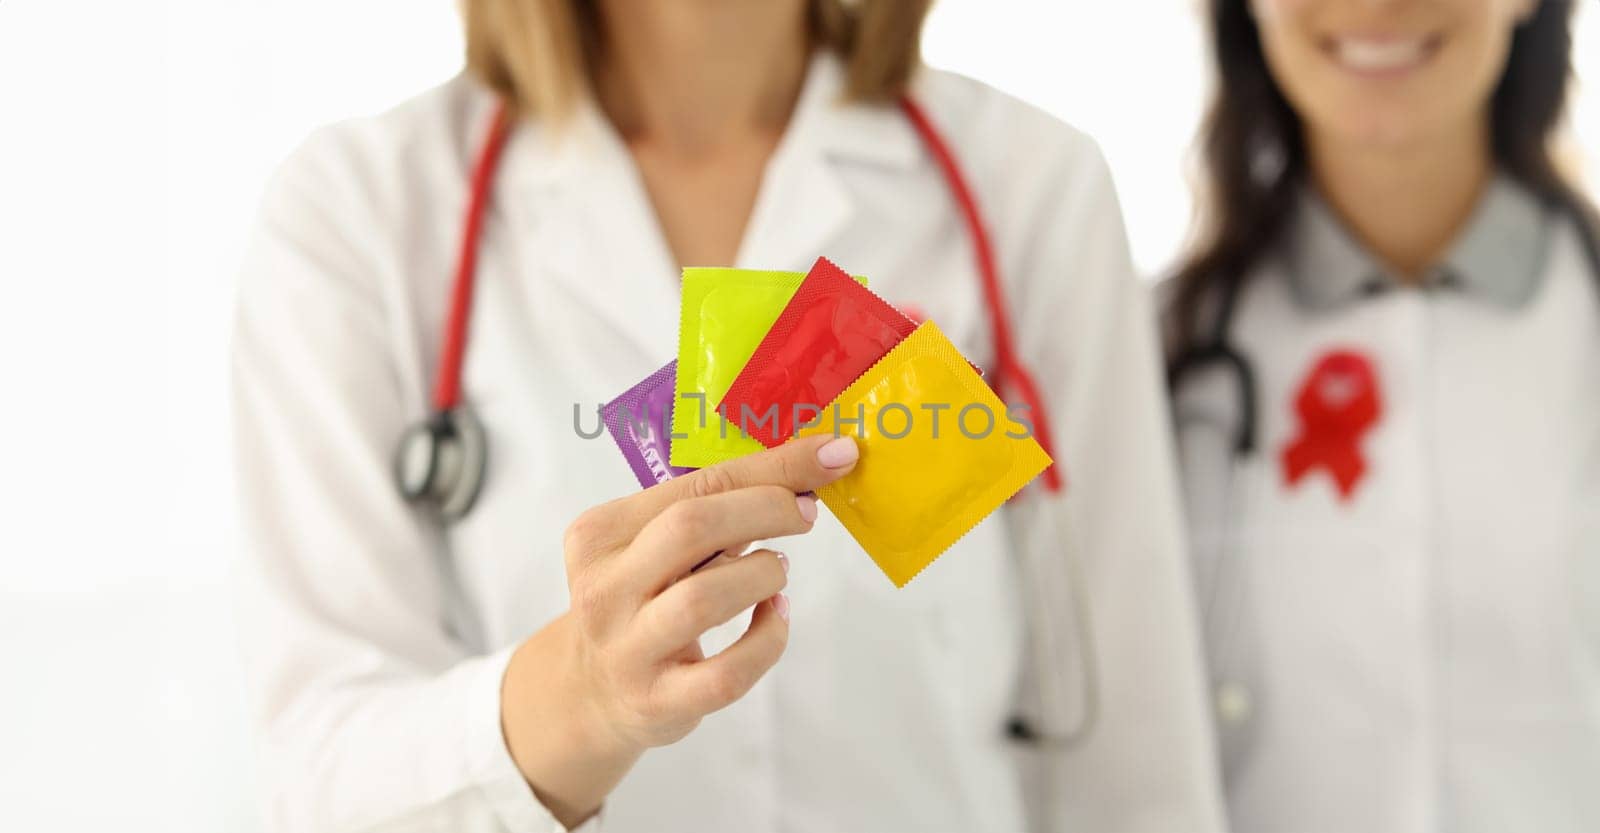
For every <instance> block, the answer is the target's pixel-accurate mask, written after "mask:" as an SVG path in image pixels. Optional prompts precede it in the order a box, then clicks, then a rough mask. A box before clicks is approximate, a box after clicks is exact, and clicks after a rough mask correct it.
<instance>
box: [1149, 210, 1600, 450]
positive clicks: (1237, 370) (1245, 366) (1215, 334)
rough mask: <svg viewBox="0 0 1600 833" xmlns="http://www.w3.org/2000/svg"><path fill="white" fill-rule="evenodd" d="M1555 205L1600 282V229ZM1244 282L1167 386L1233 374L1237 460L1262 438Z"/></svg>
mask: <svg viewBox="0 0 1600 833" xmlns="http://www.w3.org/2000/svg"><path fill="white" fill-rule="evenodd" d="M1553 206H1554V208H1555V210H1556V211H1558V212H1560V213H1562V214H1566V215H1568V216H1570V217H1572V218H1573V219H1574V220H1575V225H1576V226H1577V228H1578V237H1579V241H1580V243H1581V244H1582V246H1583V250H1584V256H1585V258H1586V259H1587V261H1588V266H1589V274H1590V275H1592V276H1594V277H1595V279H1596V281H1597V282H1600V229H1597V228H1596V227H1595V224H1594V222H1593V221H1591V219H1590V218H1589V217H1588V216H1587V215H1586V214H1585V212H1584V211H1583V210H1582V209H1580V208H1578V207H1577V206H1575V205H1571V204H1569V203H1567V202H1566V201H1564V200H1556V201H1554V203H1553ZM1243 283H1244V280H1243V277H1242V276H1235V277H1233V278H1231V279H1229V280H1228V281H1226V282H1225V283H1224V284H1223V285H1222V287H1221V290H1220V294H1219V297H1218V303H1217V314H1216V317H1215V318H1214V319H1213V320H1212V325H1211V332H1210V333H1209V334H1208V335H1207V337H1206V338H1205V339H1204V340H1203V341H1201V342H1199V345H1198V346H1196V347H1190V348H1188V349H1186V350H1184V351H1183V352H1181V353H1179V354H1178V355H1177V356H1176V357H1174V358H1173V360H1172V361H1171V362H1170V363H1169V364H1168V366H1167V389H1168V390H1169V391H1170V392H1171V393H1172V394H1173V397H1172V398H1173V401H1174V402H1176V401H1177V393H1178V389H1179V387H1180V386H1181V385H1182V384H1183V381H1184V379H1186V378H1188V377H1190V376H1192V375H1194V374H1195V373H1198V372H1200V371H1202V370H1205V369H1208V368H1221V369H1222V370H1223V371H1224V372H1226V373H1228V374H1229V375H1231V376H1232V377H1233V380H1234V383H1235V386H1236V391H1235V399H1236V402H1237V403H1238V415H1239V421H1238V424H1237V425H1236V426H1235V430H1234V434H1233V437H1232V441H1231V446H1232V455H1233V458H1234V460H1236V461H1238V460H1242V459H1245V458H1248V457H1250V456H1251V455H1253V454H1255V452H1256V449H1257V448H1258V446H1259V439H1260V438H1259V437H1258V428H1257V418H1258V416H1259V409H1260V403H1259V401H1258V400H1257V397H1256V374H1255V367H1254V365H1252V364H1251V363H1250V360H1249V359H1248V358H1247V357H1246V356H1245V355H1244V353H1242V352H1240V351H1239V349H1238V348H1236V347H1234V346H1233V342H1232V339H1231V338H1230V333H1231V332H1232V329H1233V318H1234V312H1235V308H1236V307H1237V306H1238V300H1239V292H1240V289H1241V286H1242V284H1243Z"/></svg>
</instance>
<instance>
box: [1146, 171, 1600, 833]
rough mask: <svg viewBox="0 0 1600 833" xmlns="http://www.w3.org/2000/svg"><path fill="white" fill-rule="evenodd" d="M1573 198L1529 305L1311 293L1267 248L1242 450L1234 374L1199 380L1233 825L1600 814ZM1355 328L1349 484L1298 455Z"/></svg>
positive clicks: (1597, 621)
mask: <svg viewBox="0 0 1600 833" xmlns="http://www.w3.org/2000/svg"><path fill="white" fill-rule="evenodd" d="M1497 187H1498V186H1497ZM1552 223H1553V224H1554V225H1553V227H1552V229H1551V231H1550V234H1551V237H1550V243H1549V246H1548V250H1547V253H1540V256H1543V257H1546V258H1547V259H1546V260H1545V262H1546V264H1547V266H1546V267H1545V274H1544V275H1543V276H1542V277H1541V278H1539V286H1538V291H1537V294H1536V295H1534V296H1533V297H1532V298H1531V300H1529V301H1527V302H1526V303H1525V304H1524V305H1523V306H1521V307H1520V308H1517V309H1506V308H1503V307H1502V306H1500V305H1497V304H1495V303H1492V302H1490V301H1489V300H1488V299H1486V298H1485V297H1483V296H1482V295H1481V294H1475V293H1473V292H1470V291H1466V292H1463V291H1452V290H1444V289H1436V290H1431V291H1430V290H1417V289H1391V290H1389V291H1387V292H1386V293H1384V294H1382V295H1379V296H1377V297H1372V298H1366V299H1363V300H1359V301H1355V302H1352V303H1349V304H1345V305H1343V306H1340V307H1338V308H1337V309H1332V310H1321V311H1308V310H1306V309H1304V308H1302V307H1303V305H1302V304H1300V303H1299V302H1297V300H1296V298H1295V297H1294V293H1293V291H1292V289H1291V281H1290V280H1289V278H1288V277H1287V273H1286V272H1285V266H1284V263H1283V262H1282V261H1281V260H1279V259H1276V258H1275V259H1273V260H1272V261H1271V262H1269V263H1268V264H1267V265H1266V266H1264V267H1263V268H1262V269H1261V270H1260V273H1259V274H1257V275H1255V276H1254V277H1252V278H1251V280H1250V281H1249V282H1248V288H1247V289H1246V291H1245V292H1244V293H1243V294H1242V295H1241V297H1240V300H1239V306H1238V309H1237V313H1236V314H1235V318H1234V324H1233V326H1232V328H1231V333H1232V342H1233V343H1234V344H1235V345H1236V347H1237V348H1238V349H1239V350H1240V351H1241V352H1242V353H1243V354H1244V355H1245V356H1247V357H1248V358H1249V360H1250V362H1251V364H1252V365H1253V366H1254V368H1255V371H1256V375H1257V381H1258V385H1259V392H1258V402H1259V415H1260V435H1259V436H1260V441H1261V442H1260V447H1259V450H1258V451H1257V453H1256V454H1255V455H1254V456H1252V457H1249V458H1245V459H1244V460H1243V461H1241V462H1237V463H1235V462H1233V461H1232V458H1231V455H1230V452H1229V443H1230V437H1231V436H1232V434H1231V432H1232V431H1234V430H1235V427H1236V424H1237V423H1236V420H1237V417H1238V405H1237V399H1236V397H1237V395H1238V394H1237V392H1236V388H1235V386H1234V385H1235V383H1234V378H1233V377H1232V376H1230V375H1228V374H1227V373H1225V372H1222V371H1218V370H1216V369H1208V370H1206V371H1205V372H1204V373H1200V374H1196V375H1195V376H1194V377H1192V378H1191V379H1190V380H1189V381H1188V382H1187V383H1185V384H1183V386H1182V387H1181V388H1180V389H1179V390H1178V392H1177V420H1178V424H1179V431H1180V441H1181V449H1182V456H1183V462H1184V482H1185V491H1186V493H1187V497H1188V504H1189V508H1190V515H1191V528H1192V530H1193V537H1192V543H1193V547H1194V551H1195V555H1196V558H1197V562H1196V570H1195V572H1196V576H1197V578H1198V581H1199V590H1198V594H1197V595H1198V598H1199V605H1200V608H1201V611H1202V622H1203V624H1204V631H1205V633H1204V638H1205V641H1206V645H1207V654H1208V668H1209V670H1210V674H1211V684H1212V692H1213V698H1214V715H1215V717H1216V722H1217V726H1218V741H1219V746H1220V751H1221V755H1222V768H1223V775H1224V779H1225V788H1226V797H1227V801H1228V807H1229V813H1230V822H1231V825H1232V826H1233V828H1234V829H1235V830H1236V831H1239V832H1240V833H1254V831H1261V832H1262V833H1310V832H1311V831H1326V832H1327V833H1357V832H1359V833H1407V832H1409V831H1416V832H1417V833H1422V832H1423V831H1439V830H1447V831H1457V832H1460V833H1464V832H1466V831H1484V832H1485V833H1489V831H1506V830H1536V831H1540V833H1579V831H1595V830H1600V789H1597V788H1600V419H1597V415H1600V295H1597V293H1596V280H1595V278H1594V276H1592V275H1591V274H1590V273H1589V269H1588V267H1587V264H1586V261H1585V260H1584V257H1583V254H1582V250H1581V248H1580V244H1579V238H1578V236H1577V233H1576V228H1575V226H1573V225H1572V223H1571V222H1570V221H1565V220H1552ZM1484 235H1485V236H1484V238H1483V241H1482V242H1492V241H1493V239H1494V231H1493V230H1484ZM1491 277H1492V276H1491ZM1317 278H1318V276H1315V275H1313V276H1310V278H1309V279H1311V280H1316V279H1317ZM1334 348H1354V349H1356V350H1358V351H1360V352H1362V353H1364V354H1365V355H1367V356H1368V357H1369V358H1370V359H1371V361H1372V364H1373V366H1374V368H1375V369H1376V372H1377V377H1378V380H1379V389H1380V395H1381V402H1382V413H1381V418H1380V419H1379V421H1378V422H1377V424H1376V425H1374V426H1373V427H1372V428H1371V430H1370V431H1369V432H1368V433H1367V434H1366V435H1365V437H1364V441H1363V442H1362V443H1361V449H1362V453H1363V456H1364V458H1365V461H1366V464H1367V472H1366V474H1365V477H1364V478H1363V479H1362V480H1361V481H1360V482H1359V483H1358V485H1357V487H1356V490H1355V492H1354V494H1353V496H1352V497H1351V499H1350V500H1349V502H1344V501H1341V500H1340V498H1339V494H1338V491H1337V489H1336V488H1335V485H1334V480H1333V479H1332V478H1331V477H1330V476H1328V474H1327V473H1326V472H1325V471H1315V472H1312V473H1310V474H1308V475H1305V476H1304V479H1302V480H1301V481H1300V482H1299V483H1298V485H1297V486H1294V487H1290V486H1288V485H1286V481H1285V473H1284V467H1283V463H1282V460H1281V458H1280V455H1281V454H1282V453H1283V450H1284V449H1285V447H1286V446H1287V445H1289V444H1290V443H1292V442H1293V441H1294V440H1295V439H1296V438H1297V437H1298V435H1299V433H1300V420H1299V417H1298V416H1297V415H1296V413H1295V409H1294V400H1295V397H1296V395H1297V393H1298V391H1299V389H1300V386H1301V384H1302V382H1303V381H1304V380H1305V379H1306V378H1307V375H1308V372H1309V370H1310V368H1311V367H1312V365H1313V364H1314V362H1315V361H1316V360H1317V358H1318V357H1319V356H1320V355H1322V354H1324V353H1325V352H1326V351H1329V350H1331V349H1334Z"/></svg>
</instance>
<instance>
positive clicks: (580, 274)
mask: <svg viewBox="0 0 1600 833" xmlns="http://www.w3.org/2000/svg"><path fill="white" fill-rule="evenodd" d="M529 128H530V129H528V130H527V131H526V132H527V134H528V135H527V140H526V142H525V143H523V144H525V145H526V149H527V153H526V154H525V157H524V158H522V159H520V160H519V161H518V166H517V170H516V173H517V176H516V187H517V188H519V189H520V190H521V192H522V193H521V194H520V195H519V196H520V197H521V198H522V200H523V201H524V205H525V207H526V209H527V210H526V211H525V212H524V213H523V215H522V216H521V217H519V218H517V219H516V221H515V222H516V223H517V227H518V228H517V230H518V233H519V234H522V235H524V236H525V239H526V240H527V241H528V244H527V247H526V248H525V250H524V251H525V255H524V257H525V259H526V261H527V262H528V264H529V266H530V268H529V270H528V271H527V272H526V274H531V275H539V276H543V277H545V278H547V279H548V280H549V283H550V285H549V286H548V287H543V288H538V287H536V288H533V289H532V291H530V292H529V293H528V294H529V297H530V298H531V299H532V302H533V303H536V304H537V303H548V304H559V305H561V307H562V308H563V309H566V310H569V311H570V312H569V314H570V315H573V316H578V317H580V318H581V319H582V321H583V326H582V328H581V329H582V330H583V331H584V332H585V334H586V338H587V339H588V343H587V344H586V345H585V348H586V349H589V350H595V351H603V352H604V353H605V354H606V355H607V356H614V357H616V358H617V360H619V361H627V362H630V363H631V362H633V361H634V359H635V357H636V358H637V359H638V364H639V366H640V367H641V368H647V369H648V368H655V367H659V366H661V365H663V364H666V363H667V362H668V361H669V360H671V359H672V358H673V356H674V355H675V353H676V350H677V332H678V316H677V308H678V270H677V268H676V266H674V264H673V259H672V256H671V253H670V251H669V250H668V248H667V246H666V242H665V240H664V239H663V238H662V236H661V231H660V226H659V224H658V223H657V221H656V218H655V214H654V212H653V211H652V209H651V206H650V201H649V199H648V197H647V195H646V192H645V189H644V186H643V183H641V182H640V181H639V178H638V173H637V171H636V169H635V167H634V165H633V162H632V159H631V157H630V156H629V155H628V153H627V149H626V147H624V146H623V144H622V141H621V139H620V138H619V137H618V136H617V135H616V133H615V131H613V130H612V128H611V126H610V125H609V124H608V123H606V122H605V120H604V118H603V117H602V116H601V114H600V113H599V111H598V110H596V109H595V108H594V106H593V105H592V104H591V103H587V102H585V103H583V104H580V105H579V107H578V110H577V112H575V113H574V114H573V117H572V119H571V121H570V122H569V123H568V124H566V125H564V126H563V127H560V128H551V127H547V126H544V125H539V124H534V125H529ZM516 149H517V148H515V147H514V148H513V150H516ZM551 296H555V297H551Z"/></svg>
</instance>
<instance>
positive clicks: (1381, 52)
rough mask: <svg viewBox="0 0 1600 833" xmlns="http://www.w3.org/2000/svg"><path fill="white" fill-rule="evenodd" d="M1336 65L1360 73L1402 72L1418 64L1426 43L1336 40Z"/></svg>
mask: <svg viewBox="0 0 1600 833" xmlns="http://www.w3.org/2000/svg"><path fill="white" fill-rule="evenodd" d="M1337 50H1338V55H1339V61H1340V63H1343V64H1344V65H1345V66H1347V67H1350V68H1351V69H1355V70H1361V71H1363V72H1383V71H1386V70H1395V69H1404V68H1406V67H1409V66H1414V65H1416V64H1419V63H1421V62H1422V59H1423V58H1424V57H1425V56H1426V52H1427V42H1426V41H1425V40H1423V39H1421V38H1417V39H1414V40H1363V39H1360V38H1340V39H1339V41H1338V44H1337Z"/></svg>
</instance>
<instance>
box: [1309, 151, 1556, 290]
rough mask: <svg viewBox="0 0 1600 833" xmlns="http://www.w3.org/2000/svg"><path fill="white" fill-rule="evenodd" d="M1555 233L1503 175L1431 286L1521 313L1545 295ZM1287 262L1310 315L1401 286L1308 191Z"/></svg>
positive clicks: (1543, 211) (1534, 203)
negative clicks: (1544, 283)
mask: <svg viewBox="0 0 1600 833" xmlns="http://www.w3.org/2000/svg"><path fill="white" fill-rule="evenodd" d="M1551 228H1552V223H1551V217H1550V215H1549V211H1548V209H1547V208H1546V206H1545V205H1544V204H1543V203H1542V202H1540V201H1539V199H1538V198H1537V197H1535V196H1534V194H1533V193H1532V192H1531V191H1529V190H1528V189H1527V188H1525V187H1523V186H1522V185H1520V184H1518V183H1517V182H1516V181H1515V180H1513V179H1512V178H1511V177H1509V176H1507V175H1505V174H1499V175H1496V176H1495V177H1494V179H1492V180H1491V181H1490V183H1489V187H1488V188H1487V189H1486V190H1485V191H1484V194H1483V196H1482V197H1481V198H1480V199H1479V201H1478V205H1477V207H1476V208H1475V209H1474V210H1473V213H1472V216H1471V218H1470V219H1468V221H1467V224H1466V226H1465V227H1464V228H1463V229H1462V231H1461V234H1460V235H1459V236H1458V237H1457V238H1456V241H1455V243H1453V244H1452V245H1451V247H1450V249H1449V252H1448V253H1447V254H1446V255H1445V257H1444V259H1443V261H1442V262H1441V263H1440V264H1438V265H1437V266H1435V267H1434V268H1433V269H1431V270H1429V273H1428V276H1427V278H1426V279H1425V281H1424V285H1425V286H1430V287H1433V286H1437V287H1446V288H1454V289H1460V290H1462V291H1465V292H1467V293H1468V294H1470V295H1472V296H1474V297H1479V298H1482V299H1484V300H1486V301H1488V302H1489V303H1492V304H1494V305H1496V306H1499V307H1502V308H1505V309H1517V308H1519V307H1521V306H1522V305H1523V304H1525V303H1527V302H1528V300H1529V299H1531V298H1532V297H1533V296H1534V295H1535V294H1536V293H1537V292H1538V289H1539V282H1540V279H1541V277H1542V276H1543V274H1544V272H1545V268H1544V267H1545V260H1546V253H1547V252H1548V251H1549V245H1548V243H1549V237H1550V233H1551ZM1285 255H1286V262H1287V266H1288V273H1289V281H1290V284H1291V286H1292V287H1293V290H1294V296H1295V298H1296V300H1297V301H1298V302H1299V303H1300V304H1301V305H1302V306H1304V307H1306V308H1308V309H1313V310H1326V309H1333V308H1336V307H1339V306H1342V305H1344V304H1347V303H1351V302H1353V301H1355V300H1358V299H1360V298H1363V297H1369V296H1372V295H1377V294H1381V293H1383V292H1385V291H1387V290H1390V289H1393V288H1395V287H1398V286H1400V285H1401V281H1400V280H1399V278H1397V277H1396V276H1395V275H1394V273H1393V272H1392V271H1391V270H1389V269H1388V268H1387V267H1385V266H1384V265H1383V264H1381V263H1380V262H1379V261H1378V260H1377V259H1376V258H1375V257H1373V256H1372V254H1371V253H1369V252H1368V251H1367V250H1366V248H1365V247H1363V246H1362V245H1361V244H1360V243H1359V242H1357V241H1356V239H1355V238H1354V237H1353V236H1352V235H1351V234H1350V232H1349V230H1348V229H1347V228H1346V227H1345V225H1344V223H1343V222H1342V221H1340V219H1339V218H1338V217H1337V216H1336V215H1335V214H1334V212H1333V209H1332V208H1331V207H1330V206H1329V205H1328V203H1327V201H1326V200H1324V199H1323V198H1322V197H1321V196H1320V195H1319V194H1317V192H1316V189H1315V188H1312V187H1309V186H1308V187H1306V188H1305V189H1303V191H1302V195H1301V199H1300V202H1299V204H1298V205H1297V206H1296V212H1295V218H1294V220H1293V222H1292V225H1291V227H1290V233H1289V239H1288V247H1287V252H1286V253H1285Z"/></svg>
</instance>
